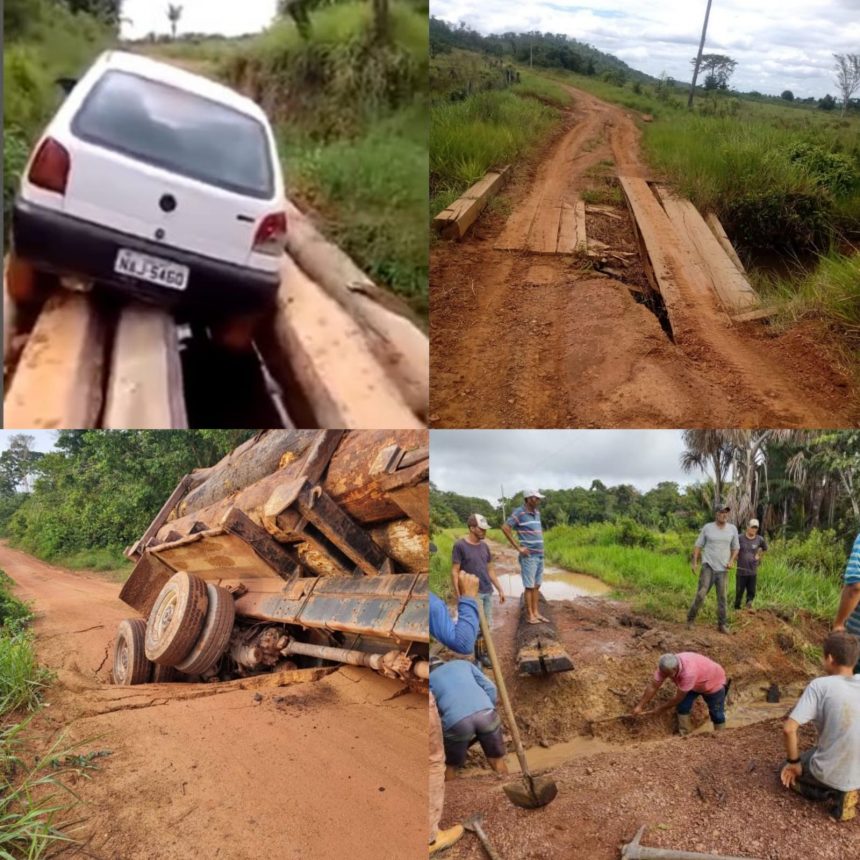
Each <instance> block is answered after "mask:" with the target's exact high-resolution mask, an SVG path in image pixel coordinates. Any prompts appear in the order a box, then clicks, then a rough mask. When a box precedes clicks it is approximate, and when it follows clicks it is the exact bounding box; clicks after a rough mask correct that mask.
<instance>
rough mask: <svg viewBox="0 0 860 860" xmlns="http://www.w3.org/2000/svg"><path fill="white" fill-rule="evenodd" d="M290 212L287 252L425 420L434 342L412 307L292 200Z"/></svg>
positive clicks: (403, 396) (287, 208)
mask: <svg viewBox="0 0 860 860" xmlns="http://www.w3.org/2000/svg"><path fill="white" fill-rule="evenodd" d="M286 211H287V224H288V227H287V252H288V253H289V255H290V256H291V257H292V258H293V259H294V260H295V261H296V262H297V263H298V264H299V266H300V267H301V268H302V270H303V271H304V272H306V273H307V275H308V276H309V277H310V278H311V279H312V280H313V281H315V282H316V283H317V284H319V286H320V287H322V289H323V290H325V291H326V293H328V295H329V296H331V298H333V299H334V300H335V301H336V302H337V303H338V304H339V305H341V307H343V308H344V310H346V312H347V314H348V315H349V316H350V317H351V318H352V319H353V320H354V321H355V323H356V325H357V326H358V328H359V329H360V330H361V332H362V335H363V336H364V338H365V339H366V340H367V343H368V345H369V346H370V350H371V352H372V353H373V355H374V356H375V357H376V360H377V361H378V362H379V363H380V365H381V366H382V368H383V369H384V370H385V372H386V373H387V374H388V375H389V376H390V378H391V379H392V380H393V382H394V384H395V386H396V387H397V390H398V391H399V392H400V395H401V397H402V398H403V399H404V401H405V402H406V403H407V405H408V406H409V408H410V409H411V410H412V411H413V412H414V413H415V414H416V415H418V416H419V417H421V418H422V419H426V417H427V410H428V403H429V398H430V342H429V340H428V338H427V335H426V334H424V332H423V331H421V329H420V328H419V327H418V326H417V325H416V324H415V321H414V320H413V319H410V316H411V311H410V309H409V308H408V306H407V305H406V304H405V303H403V302H401V301H400V300H398V299H397V298H395V297H394V296H392V295H391V294H390V293H387V292H386V291H385V290H382V289H380V288H379V287H378V286H376V284H374V283H373V281H371V280H370V278H368V277H367V275H365V274H364V272H362V271H361V270H360V269H359V268H358V267H357V266H356V265H355V263H353V262H352V260H351V259H350V258H349V257H348V256H347V255H346V254H345V253H344V252H343V251H341V250H340V248H338V247H337V246H336V245H333V244H332V243H331V242H329V241H328V240H327V239H325V237H323V236H322V234H321V233H320V232H319V231H318V230H317V229H316V228H315V227H314V225H313V223H312V222H311V220H310V218H308V216H307V215H305V214H304V213H303V212H302V211H301V210H300V209H298V208H297V207H296V206H295V205H294V204H293V203H291V202H290V201H289V200H288V201H286ZM332 426H335V425H332ZM392 426H399V425H392Z"/></svg>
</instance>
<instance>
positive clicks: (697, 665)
mask: <svg viewBox="0 0 860 860" xmlns="http://www.w3.org/2000/svg"><path fill="white" fill-rule="evenodd" d="M667 678H670V679H671V680H672V681H673V682H674V684H675V687H676V691H675V695H674V696H673V697H672V698H671V699H669V701H668V702H666V703H665V704H664V705H660V707H659V708H654V709H653V710H650V711H646V710H645V705H647V704H648V702H650V701H651V699H653V698H654V696H655V695H656V694H657V690H659V689H660V687H662V686H663V682H664V681H665V680H666V679H667ZM727 690H728V687H727V685H726V673H725V671H724V670H723V667H722V666H721V665H720V664H719V663H715V662H714V661H713V660H711V659H709V658H708V657H705V656H704V655H703V654H697V653H696V652H695V651H681V652H680V653H678V654H664V655H663V656H662V657H661V658H660V660H659V662H658V664H657V671H656V672H655V673H654V677H653V678H652V679H651V681H650V682H649V684H648V686H647V687H646V688H645V692H644V693H643V694H642V698H641V699H640V700H639V704H638V705H636V707H635V708H634V709H633V711H632V713H633V715H634V716H639V715H640V714H661V713H663V712H664V711H668V710H669V709H670V708H675V709H676V711H677V714H678V731H679V733H680V734H682V735H686V734H687V733H688V732H689V731H690V730H691V729H692V727H693V726H692V722H691V718H690V711H692V710H693V703H694V702H695V701H696V698H697V697H698V696H701V697H702V698H703V699H704V700H705V704H706V705H707V706H708V713H709V714H710V715H711V722H712V723H713V724H714V729H715V730H719V729H722V728H724V727H725V725H726V712H725V708H726V692H727Z"/></svg>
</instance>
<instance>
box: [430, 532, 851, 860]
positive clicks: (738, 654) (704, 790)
mask: <svg viewBox="0 0 860 860" xmlns="http://www.w3.org/2000/svg"><path fill="white" fill-rule="evenodd" d="M497 549H498V550H499V551H498V552H497V553H496V556H495V557H496V567H497V570H498V571H499V572H501V573H506V572H507V571H508V570H513V569H515V566H516V560H515V557H514V554H513V552H512V551H511V550H509V549H507V548H505V549H503V550H502V549H501V548H497ZM549 605H550V607H551V609H550V611H551V612H552V614H553V617H554V620H555V622H556V626H557V629H558V632H559V635H560V638H561V640H562V641H563V643H564V645H565V647H566V649H567V652H568V653H569V654H570V655H571V657H572V658H573V662H574V664H575V669H574V671H572V672H568V673H561V674H558V675H553V676H549V677H545V678H531V677H525V678H523V677H518V676H517V675H516V674H515V662H514V661H515V654H514V632H515V628H516V617H517V615H518V601H517V600H515V599H513V600H511V599H509V600H508V601H507V602H506V603H505V604H504V606H498V605H497V606H496V607H495V608H494V623H495V626H496V632H495V637H494V638H495V641H496V647H497V650H498V652H499V656H500V658H501V660H502V664H503V667H504V671H505V680H506V682H507V685H508V689H509V692H510V694H511V699H512V702H513V707H514V711H515V713H516V714H517V719H518V724H519V726H520V731H521V733H522V735H523V738H524V742H525V744H526V747H527V753H526V754H527V757H528V759H529V762H530V765H531V766H532V768H533V769H535V770H538V771H541V770H543V769H549V770H550V771H551V773H552V776H553V778H554V779H555V780H556V782H557V783H558V786H559V794H558V797H557V798H556V800H555V801H554V802H553V803H551V804H550V805H549V806H548V807H545V808H544V809H541V810H535V811H529V810H522V809H518V808H516V807H514V806H512V805H511V804H510V802H509V801H508V800H507V797H506V796H505V794H504V793H503V792H502V791H501V785H500V781H499V780H498V779H497V778H496V777H495V776H493V775H490V774H489V772H488V771H487V770H486V766H485V764H484V762H483V760H482V758H481V756H480V754H479V752H474V751H473V752H472V753H470V760H469V765H470V766H469V767H468V768H467V769H466V770H465V771H463V772H462V774H461V776H460V777H459V778H458V779H456V780H454V781H452V782H448V783H447V784H446V791H445V811H444V817H443V822H442V823H443V826H447V825H449V824H450V823H453V822H454V821H457V820H462V819H463V818H466V817H468V816H470V815H473V814H475V813H479V814H482V815H483V816H484V821H485V830H486V831H487V833H488V835H489V837H490V839H491V841H493V843H494V844H495V847H496V848H497V850H498V851H499V853H500V855H501V856H502V857H505V858H514V857H516V858H522V860H538V858H540V860H617V858H618V856H619V851H618V849H619V846H620V845H621V844H622V843H624V842H626V841H629V840H630V839H632V837H633V836H634V834H635V833H636V831H637V830H638V828H639V827H640V826H641V825H643V824H646V825H648V831H647V834H646V836H645V838H644V839H643V844H644V845H648V846H655V847H663V848H675V849H677V850H683V851H702V852H712V853H717V854H731V855H739V856H748V857H750V858H758V860H813V858H814V860H841V858H844V857H850V856H853V855H854V854H856V847H855V846H856V844H857V839H858V835H860V818H858V819H856V820H855V821H853V822H848V823H845V824H836V823H834V822H831V821H830V820H829V818H828V817H827V814H826V810H825V809H824V808H823V807H822V806H820V805H816V804H811V803H809V802H807V801H804V800H803V799H802V798H799V797H797V796H795V795H793V794H791V793H789V792H787V791H785V790H784V789H782V788H781V787H780V786H778V785H777V779H776V772H775V771H776V767H777V765H778V764H779V763H780V761H781V758H782V757H783V756H784V750H783V741H782V732H781V718H782V717H783V715H784V714H785V713H786V712H787V711H788V709H789V708H790V707H791V704H792V702H793V701H794V699H795V698H796V696H797V695H798V694H799V692H800V691H801V690H802V688H803V686H804V685H805V683H806V681H807V680H808V678H809V677H811V676H813V675H814V674H815V673H816V671H817V670H816V667H815V666H814V665H813V664H811V663H809V662H808V660H807V658H806V656H805V654H806V653H808V651H809V645H810V643H812V642H816V641H820V639H821V637H822V636H823V635H824V633H825V630H826V628H825V625H822V624H821V623H819V622H816V621H813V620H811V619H802V618H801V619H798V620H797V622H796V623H793V624H788V623H787V622H785V621H783V620H781V619H780V618H778V617H776V616H775V615H773V614H772V613H769V612H757V613H755V614H749V613H740V614H735V615H734V616H733V617H732V619H731V621H732V629H733V631H734V632H733V635H731V636H725V635H723V634H720V633H717V632H716V630H714V629H712V628H711V627H710V626H709V625H708V624H706V623H705V622H701V623H700V624H698V625H697V626H696V627H695V628H694V629H693V631H691V632H688V631H687V630H686V629H685V628H684V626H683V625H681V624H673V623H666V622H661V621H658V620H656V619H654V618H650V617H648V616H644V615H641V614H639V613H636V612H635V611H633V610H632V609H631V608H630V606H629V605H627V604H625V603H620V602H617V601H612V600H608V599H601V598H595V597H585V598H579V599H576V600H572V601H571V600H564V601H555V600H553V601H551V602H550V604H549ZM680 650H695V651H699V652H701V653H705V654H708V655H709V656H711V657H712V658H713V659H715V660H717V661H718V662H720V664H721V665H722V666H723V667H724V668H725V669H726V673H727V675H728V676H729V677H730V678H732V691H731V695H730V699H729V706H728V707H727V712H726V713H727V726H728V727H727V729H726V730H725V731H724V732H723V733H722V734H721V735H720V736H716V735H714V733H713V732H712V731H711V729H710V722H709V721H708V719H707V713H706V711H705V709H704V707H702V703H701V700H700V701H699V702H698V703H697V706H696V708H695V709H694V714H693V716H694V725H696V726H697V727H698V728H697V731H696V732H695V733H694V734H693V735H692V736H691V737H689V738H683V739H682V738H680V737H678V736H675V735H673V734H672V732H673V728H674V725H673V720H674V717H673V716H672V715H671V714H666V715H665V716H664V717H649V718H640V719H638V720H636V719H613V718H616V717H620V716H621V715H623V714H626V713H629V710H630V708H631V707H632V706H633V705H634V704H635V703H636V701H637V700H638V698H639V696H640V695H641V693H642V690H643V689H644V687H645V684H646V683H647V680H648V678H649V677H650V675H651V673H653V670H654V667H655V666H656V663H657V660H658V658H659V655H660V654H662V653H664V652H666V651H680ZM771 683H776V684H777V685H778V686H779V688H780V691H781V694H782V701H781V702H780V703H778V704H768V703H766V702H765V701H764V689H765V688H767V687H768V686H769V685H770V684H771ZM661 694H662V691H661ZM812 742H813V734H812V732H811V731H806V730H804V734H803V735H802V747H803V748H805V747H807V746H809V745H811V744H812ZM508 748H509V749H512V746H511V745H510V744H509V745H508ZM474 749H477V748H474ZM508 764H509V767H510V768H511V771H512V772H515V771H516V769H517V766H516V759H515V757H514V756H513V755H509V756H508ZM483 856H484V855H483V854H482V853H481V848H480V846H479V844H478V842H477V840H476V839H475V838H474V837H472V836H467V837H466V838H465V839H463V840H462V841H461V842H460V843H459V844H458V845H457V846H455V847H454V849H452V851H451V853H450V860H465V858H470V860H477V858H481V857H483Z"/></svg>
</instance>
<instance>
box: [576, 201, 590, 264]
mask: <svg viewBox="0 0 860 860" xmlns="http://www.w3.org/2000/svg"><path fill="white" fill-rule="evenodd" d="M576 241H577V244H578V245H579V247H580V248H581V249H582V251H583V253H584V254H587V253H588V235H587V233H586V232H585V201H584V200H577V201H576Z"/></svg>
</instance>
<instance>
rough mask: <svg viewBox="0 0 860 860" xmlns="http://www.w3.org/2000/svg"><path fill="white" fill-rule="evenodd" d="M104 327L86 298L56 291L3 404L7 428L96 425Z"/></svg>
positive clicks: (41, 316)
mask: <svg viewBox="0 0 860 860" xmlns="http://www.w3.org/2000/svg"><path fill="white" fill-rule="evenodd" d="M105 337H106V333H105V327H104V325H103V323H102V320H101V318H100V316H99V314H98V312H97V311H96V309H95V307H94V306H93V304H92V303H91V302H90V301H89V299H88V297H87V296H85V295H82V294H80V293H70V292H66V291H61V292H58V293H56V294H55V295H53V296H52V297H51V298H50V299H48V301H47V302H46V303H45V307H44V308H43V310H42V312H41V314H39V318H38V320H37V321H36V325H35V326H34V328H33V332H32V334H31V335H30V337H29V339H28V341H27V345H26V346H25V347H24V351H23V352H22V354H21V359H20V361H19V362H18V366H17V368H16V370H15V375H14V376H13V378H12V384H11V386H10V387H9V391H8V393H7V395H6V399H5V401H4V426H5V427H6V428H7V429H12V428H15V429H19V428H21V429H31V430H32V429H39V428H47V429H63V428H65V429H83V428H87V427H96V426H97V425H98V419H99V413H100V411H101V406H102V376H103V373H104V353H105Z"/></svg>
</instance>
